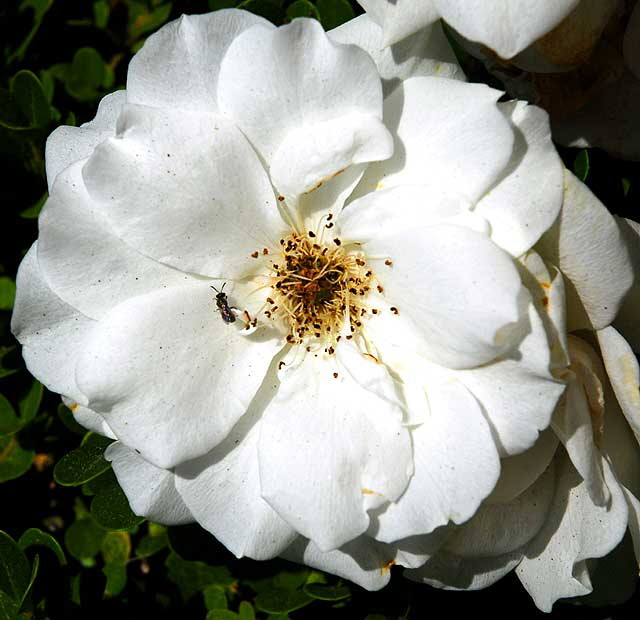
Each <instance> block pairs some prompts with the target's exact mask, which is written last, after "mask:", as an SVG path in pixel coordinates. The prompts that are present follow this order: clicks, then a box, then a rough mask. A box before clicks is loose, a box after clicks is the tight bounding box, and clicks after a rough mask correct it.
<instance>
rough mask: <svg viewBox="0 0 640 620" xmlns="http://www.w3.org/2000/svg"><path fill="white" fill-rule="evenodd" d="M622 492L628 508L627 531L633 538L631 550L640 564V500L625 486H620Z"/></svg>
mask: <svg viewBox="0 0 640 620" xmlns="http://www.w3.org/2000/svg"><path fill="white" fill-rule="evenodd" d="M622 492H623V493H624V497H625V499H626V500H627V507H628V509H629V532H630V533H631V538H632V540H633V551H634V553H635V555H636V561H637V562H638V565H640V501H638V498H637V497H636V496H635V495H633V493H631V492H630V491H629V489H627V488H626V487H622Z"/></svg>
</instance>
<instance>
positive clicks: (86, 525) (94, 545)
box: [64, 517, 106, 562]
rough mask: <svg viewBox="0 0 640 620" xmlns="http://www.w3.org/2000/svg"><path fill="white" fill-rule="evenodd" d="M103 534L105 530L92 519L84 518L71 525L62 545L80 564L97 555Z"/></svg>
mask: <svg viewBox="0 0 640 620" xmlns="http://www.w3.org/2000/svg"><path fill="white" fill-rule="evenodd" d="M105 534H106V532H105V530H104V529H103V528H102V527H100V526H99V525H98V524H97V523H96V522H95V521H94V520H93V519H91V518H90V517H85V518H84V519H78V520H77V521H75V522H74V523H72V524H71V527H69V529H68V530H67V531H66V532H65V534H64V544H65V546H66V547H67V551H68V552H69V553H70V554H71V555H72V556H73V557H74V558H76V560H79V561H81V562H82V561H83V560H86V559H88V558H93V557H95V556H96V555H97V554H98V551H100V547H101V546H102V539H103V538H104V537H105Z"/></svg>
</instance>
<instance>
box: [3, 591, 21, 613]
mask: <svg viewBox="0 0 640 620" xmlns="http://www.w3.org/2000/svg"><path fill="white" fill-rule="evenodd" d="M18 607H19V606H18V601H15V600H14V599H12V598H11V597H10V596H9V595H8V594H5V593H4V592H3V591H2V590H0V620H16V618H17V617H18Z"/></svg>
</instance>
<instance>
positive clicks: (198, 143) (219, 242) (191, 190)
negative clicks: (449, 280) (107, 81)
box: [83, 106, 285, 278]
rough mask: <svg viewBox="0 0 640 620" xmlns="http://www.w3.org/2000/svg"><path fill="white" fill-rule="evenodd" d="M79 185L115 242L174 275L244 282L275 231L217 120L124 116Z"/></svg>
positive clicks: (256, 170)
mask: <svg viewBox="0 0 640 620" xmlns="http://www.w3.org/2000/svg"><path fill="white" fill-rule="evenodd" d="M83 177H84V180H85V183H86V186H87V190H88V192H89V195H90V196H91V198H92V199H93V200H94V201H95V202H97V203H98V204H99V205H100V206H101V208H102V209H103V211H104V212H105V213H106V214H107V215H108V218H109V221H110V222H111V224H112V225H113V228H114V229H115V231H116V233H117V234H118V236H120V237H121V238H122V239H124V240H125V241H126V242H127V243H129V244H130V245H131V246H133V247H134V248H136V249H137V250H139V251H141V252H142V253H144V254H146V255H148V256H150V257H152V258H154V259H156V260H158V261H161V262H163V263H166V264H168V265H171V266H172V267H176V268H178V269H180V270H182V271H189V272H194V273H200V274H205V275H209V276H212V277H224V278H231V277H241V276H242V275H246V274H245V272H246V271H247V269H248V267H250V266H251V258H250V255H251V253H252V252H254V251H255V250H256V249H258V248H261V247H264V245H265V244H266V245H272V244H273V242H274V241H275V239H277V238H278V235H279V233H280V232H281V231H282V229H283V228H284V227H285V225H284V222H283V221H282V219H281V217H280V215H279V214H278V210H277V207H276V200H275V196H274V194H273V189H272V188H271V184H270V182H269V179H268V177H267V175H266V173H265V171H264V169H263V167H262V164H261V163H260V161H259V160H258V158H257V156H256V154H255V152H254V151H253V150H252V148H251V146H250V145H249V143H248V142H247V141H246V139H245V138H244V136H242V134H241V133H240V132H239V131H238V129H236V128H235V127H233V126H232V125H230V124H229V122H228V121H227V120H225V119H224V118H221V117H216V116H211V115H209V116H205V115H201V114H193V113H188V112H184V111H168V110H159V109H155V108H147V107H142V106H127V107H126V108H125V109H124V110H123V112H122V113H121V115H120V119H119V123H118V136H117V137H116V138H111V139H109V140H107V141H106V142H103V143H102V144H101V145H100V146H99V147H98V148H97V149H96V150H95V151H94V154H93V155H92V156H91V157H90V158H89V160H88V161H87V163H86V164H85V166H84V168H83Z"/></svg>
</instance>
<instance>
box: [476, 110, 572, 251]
mask: <svg viewBox="0 0 640 620" xmlns="http://www.w3.org/2000/svg"><path fill="white" fill-rule="evenodd" d="M501 109H502V110H503V111H504V113H505V114H506V115H507V117H508V118H509V119H510V120H511V122H512V125H513V128H514V133H515V144H514V150H513V155H512V158H511V162H512V163H511V165H510V166H509V167H508V168H507V169H506V170H505V171H504V172H503V176H502V178H501V179H500V180H498V182H497V183H496V185H495V186H494V187H493V188H492V189H490V190H489V192H488V193H487V195H485V196H484V197H483V198H482V199H481V200H480V202H479V203H478V205H477V206H476V211H477V213H478V214H479V215H481V216H483V217H485V218H486V219H487V220H489V222H490V223H491V228H492V231H491V238H492V239H493V240H494V241H495V242H496V243H497V244H498V245H499V246H500V247H502V248H504V249H505V250H507V251H508V252H510V253H511V254H513V255H514V256H519V255H520V254H522V253H523V252H525V251H526V250H528V249H529V248H531V246H533V244H534V243H536V241H538V239H539V238H540V236H541V235H542V233H544V232H545V231H546V230H547V229H548V228H549V227H550V226H551V224H553V222H554V221H555V219H556V217H558V214H559V213H560V207H561V206H562V198H563V191H564V186H563V170H564V166H563V164H562V161H561V159H560V157H559V156H558V153H557V152H556V149H555V147H554V146H553V142H551V130H550V129H549V115H548V114H547V113H546V112H545V111H544V110H542V109H540V108H537V107H535V106H531V105H527V104H525V103H524V102H510V103H507V104H501ZM541 178H544V180H545V182H544V183H540V179H541Z"/></svg>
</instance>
